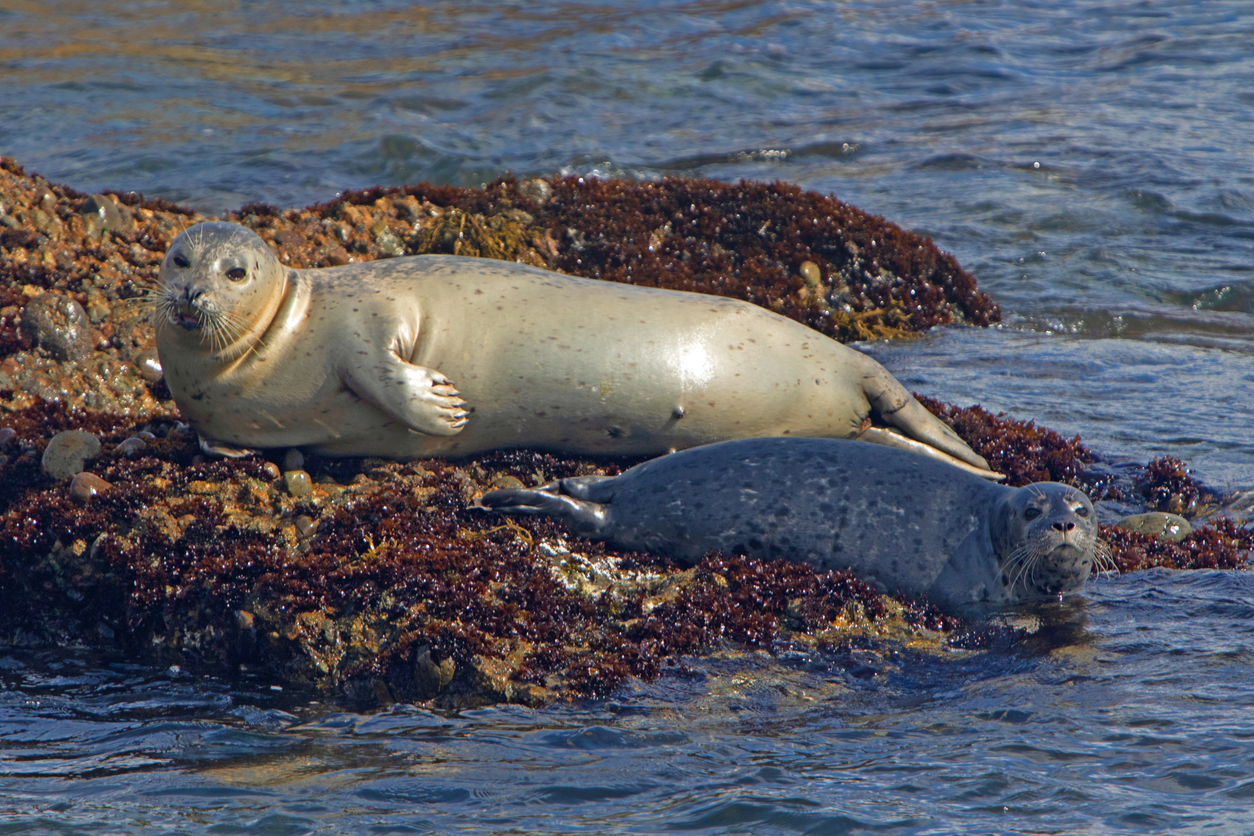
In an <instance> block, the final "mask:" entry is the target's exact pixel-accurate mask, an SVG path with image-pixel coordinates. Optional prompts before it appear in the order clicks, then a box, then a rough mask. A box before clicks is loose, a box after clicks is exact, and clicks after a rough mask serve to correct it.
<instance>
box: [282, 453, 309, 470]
mask: <svg viewBox="0 0 1254 836" xmlns="http://www.w3.org/2000/svg"><path fill="white" fill-rule="evenodd" d="M304 467H305V457H304V456H303V455H302V454H301V452H300V450H297V449H296V448H295V447H292V448H290V449H289V450H288V451H287V452H286V453H284V454H283V469H284V470H285V471H286V470H302V469H304Z"/></svg>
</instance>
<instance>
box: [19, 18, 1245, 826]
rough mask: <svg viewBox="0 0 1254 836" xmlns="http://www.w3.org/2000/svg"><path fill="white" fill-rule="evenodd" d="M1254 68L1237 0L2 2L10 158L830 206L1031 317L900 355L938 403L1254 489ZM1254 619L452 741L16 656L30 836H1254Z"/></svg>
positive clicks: (1127, 586) (890, 350)
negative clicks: (804, 192)
mask: <svg viewBox="0 0 1254 836" xmlns="http://www.w3.org/2000/svg"><path fill="white" fill-rule="evenodd" d="M1251 44H1254V7H1251V6H1250V5H1249V4H1248V3H1246V2H1243V0H1213V2H1207V0H1202V2H1193V3H1187V4H1186V3H1175V2H1166V0H1149V1H1148V2H1141V3H1125V2H1114V0H1110V1H1109V2H1093V1H1092V0H1036V1H1035V2H1009V0H1006V1H1005V2H1000V1H999V0H988V1H987V2H960V0H953V2H935V0H931V1H929V0H907V1H906V2H895V3H885V2H817V0H815V2H765V3H746V2H715V1H714V0H710V2H695V3H681V4H672V5H670V6H668V7H667V8H666V9H664V10H654V9H652V8H650V9H648V10H645V8H644V7H640V6H638V5H637V4H630V3H625V2H621V0H620V2H609V1H608V0H607V2H584V3H564V4H558V3H526V2H515V3H509V2H494V3H491V4H486V3H474V2H463V3H432V4H423V5H411V4H409V3H401V2H371V3H365V2H360V3H353V2H349V3H322V4H306V5H297V4H284V3H277V2H254V3H246V4H239V3H225V2H203V1H202V2H186V3H161V2H146V3H138V2H114V3H109V4H100V3H92V2H84V1H83V0H80V1H79V2H49V3H42V4H35V3H0V153H4V154H8V155H12V156H14V157H16V158H17V159H18V160H19V161H20V162H21V163H23V164H24V165H25V166H27V167H28V169H30V170H33V171H37V172H39V173H41V174H43V175H45V176H47V177H49V178H50V179H53V180H55V181H59V182H65V183H68V184H70V185H72V186H74V187H76V188H78V189H80V190H83V191H94V190H103V189H115V190H140V191H143V192H145V193H146V194H148V195H150V196H159V197H165V198H169V199H172V200H176V201H179V202H182V203H186V204H190V205H193V206H195V207H196V208H198V209H201V210H204V211H209V212H220V211H223V210H225V209H229V208H235V207H238V206H240V205H241V204H243V203H245V202H248V201H262V202H266V203H272V204H276V205H280V206H299V205H305V204H310V203H314V202H320V201H325V200H328V199H330V198H331V197H333V196H334V195H335V194H336V193H337V192H338V191H341V190H343V189H347V188H357V187H364V186H370V185H375V184H380V183H382V184H401V183H408V182H415V181H419V180H433V181H437V182H451V183H457V184H463V185H478V184H479V183H481V182H484V181H487V180H490V179H493V178H495V177H497V176H499V175H500V174H502V173H503V172H505V171H512V172H514V173H516V174H520V175H530V174H538V175H547V174H551V173H554V172H567V173H579V174H584V175H588V174H596V175H602V176H626V177H638V178H651V177H657V176H662V175H666V174H680V175H701V176H709V177H716V178H720V179H726V180H734V179H737V178H741V177H747V178H754V179H763V180H772V179H781V180H785V181H789V182H794V183H798V184H800V185H802V186H804V187H806V188H810V189H815V190H818V191H822V192H830V193H834V194H835V195H836V196H838V197H840V198H842V199H844V200H846V201H848V202H850V203H852V204H854V205H856V206H859V207H861V208H863V209H866V210H868V211H871V212H875V213H878V214H883V215H884V216H886V217H888V218H889V219H891V220H894V221H896V222H898V223H900V224H902V225H903V226H906V227H909V228H912V229H915V230H917V231H920V232H922V233H925V234H927V235H930V236H932V237H933V238H934V239H935V240H936V242H937V243H938V244H939V245H940V246H941V247H942V248H944V249H946V250H949V251H951V252H953V253H954V254H955V255H957V257H958V259H959V260H960V262H961V263H962V264H963V265H964V266H965V267H967V268H968V269H969V270H971V271H972V272H973V273H975V275H976V276H977V279H978V280H979V282H980V285H981V287H983V288H984V289H985V290H987V291H988V292H990V293H991V294H992V295H993V296H994V297H995V298H996V299H997V300H998V302H999V303H1000V304H1001V305H1002V307H1003V310H1004V312H1005V314H1006V323H1005V325H1004V326H1003V327H1002V328H999V329H995V330H988V331H984V330H973V329H946V330H941V331H938V332H935V333H933V334H930V335H927V336H926V337H925V338H923V339H922V340H919V341H915V342H910V343H898V344H883V345H875V346H868V347H866V348H867V350H869V351H871V352H872V353H873V354H874V355H875V356H876V357H878V358H879V359H880V360H881V361H883V362H884V363H885V364H886V365H888V366H889V367H890V368H892V369H893V370H894V371H895V372H896V373H897V374H898V376H899V377H901V378H902V379H903V380H904V381H906V383H907V384H908V385H910V386H911V387H912V388H913V389H915V390H916V391H919V392H922V393H925V394H928V395H932V396H935V397H939V398H941V399H942V400H946V401H950V402H954V403H959V404H967V403H977V402H978V403H981V404H983V405H984V406H986V407H987V408H989V409H992V410H994V411H1006V412H1008V413H1010V414H1012V415H1013V416H1015V417H1018V418H1025V419H1026V418H1032V419H1035V420H1037V421H1038V422H1040V423H1041V424H1043V425H1045V426H1048V427H1052V428H1054V429H1058V430H1060V431H1062V432H1064V433H1066V434H1068V435H1071V434H1076V433H1078V434H1080V435H1082V436H1083V437H1084V439H1085V440H1086V442H1088V443H1089V444H1090V445H1091V446H1093V447H1094V448H1096V449H1097V450H1098V451H1100V452H1101V453H1102V454H1104V455H1105V456H1107V457H1108V458H1111V459H1113V460H1116V461H1118V460H1120V459H1126V460H1131V461H1137V462H1145V461H1147V460H1148V459H1150V458H1152V457H1153V456H1158V455H1164V454H1167V455H1174V456H1178V457H1181V458H1183V459H1185V460H1186V461H1188V462H1189V463H1190V464H1191V465H1192V467H1193V468H1194V469H1195V472H1197V473H1198V474H1199V475H1200V476H1201V477H1202V478H1203V479H1205V480H1206V481H1207V482H1209V483H1210V484H1212V485H1213V486H1215V487H1217V488H1221V489H1225V490H1237V489H1247V490H1248V489H1250V488H1254V433H1252V432H1251V428H1252V427H1254V366H1252V364H1251V358H1252V356H1254V338H1252V336H1251V335H1252V334H1254V141H1252V140H1251V137H1252V136H1254V130H1252V129H1254V118H1252V116H1251V114H1254V86H1252V85H1251V83H1250V80H1251V79H1252V78H1254V49H1251ZM1252 613H1254V610H1252V609H1251V586H1250V582H1249V581H1248V580H1247V578H1246V577H1245V575H1244V574H1222V573H1199V574H1191V575H1165V574H1148V575H1147V574H1139V575H1134V576H1130V577H1126V578H1119V579H1114V580H1104V581H1102V582H1101V583H1099V584H1097V585H1095V586H1094V585H1091V586H1090V590H1089V595H1088V603H1087V605H1086V606H1083V607H1081V610H1080V611H1079V612H1073V613H1072V614H1071V619H1072V627H1071V628H1070V630H1069V631H1068V630H1064V629H1062V628H1056V629H1055V628H1047V629H1044V630H1043V631H1042V635H1043V636H1045V638H1044V639H1042V640H1041V641H1039V642H1037V643H1035V644H1031V643H1030V644H1029V645H1026V646H1023V647H1017V648H999V649H997V650H993V651H989V652H987V653H984V654H979V655H976V656H973V657H969V658H967V657H964V658H954V659H946V660H940V661H935V662H929V661H926V660H914V659H907V660H903V661H901V662H900V664H892V665H887V666H885V667H883V668H882V669H877V668H875V666H874V665H872V666H869V667H858V666H853V667H849V666H847V665H845V664H844V663H842V662H841V660H833V659H807V658H793V657H790V656H788V654H784V656H783V657H782V661H777V662H770V661H760V662H758V663H748V662H746V663H742V664H740V665H739V667H737V666H736V665H731V666H728V667H726V668H717V669H711V668H705V669H701V671H702V672H701V673H699V674H698V675H694V676H693V677H691V678H687V679H668V680H665V681H663V682H660V683H657V684H655V685H650V686H640V687H638V688H636V689H634V690H628V691H627V692H625V693H623V694H622V695H620V696H619V698H618V699H616V701H615V702H613V703H609V704H604V705H592V706H573V707H568V708H558V709H548V710H544V711H538V712H532V711H524V710H519V709H512V708H503V709H497V710H489V711H480V712H470V713H466V714H463V715H461V716H457V717H440V716H436V715H433V714H428V713H424V712H420V711H415V710H413V709H396V710H393V711H390V712H386V713H384V714H380V715H375V716H371V717H364V716H355V715H345V714H338V713H328V712H334V711H336V710H338V709H336V708H335V707H331V706H327V705H314V706H310V705H308V704H307V700H304V699H298V698H296V697H293V695H291V694H290V693H287V692H276V691H272V690H270V687H269V686H270V684H271V683H257V684H255V689H254V686H253V685H249V684H247V683H244V684H241V683H230V684H226V683H222V684H217V683H215V682H214V681H213V680H212V679H207V678H205V677H203V676H189V675H187V674H186V673H185V672H184V673H182V674H180V673H179V672H173V673H171V674H169V675H167V674H164V673H163V674H159V675H158V674H154V673H153V672H152V671H150V670H146V669H134V668H128V667H126V666H123V665H120V664H118V663H114V662H109V661H108V660H101V659H97V658H79V657H76V656H74V655H72V654H68V655H67V654H63V653H62V654H48V655H39V656H32V655H29V654H17V653H14V654H12V655H9V656H7V657H3V658H0V677H2V679H0V681H2V682H3V683H4V690H0V740H2V741H3V742H2V743H0V833H5V834H8V833H45V832H57V833H141V832H143V833H148V832H151V833H183V832H185V833H203V832H218V833H254V832H256V833H283V834H287V833H306V832H328V833H331V832H370V833H410V832H419V833H422V832H445V831H468V830H469V831H482V832H488V831H495V832H596V833H611V832H669V831H677V830H679V831H695V832H712V833H713V832H747V831H750V830H751V831H752V832H755V833H772V832H781V833H792V832H803V833H841V832H866V831H874V832H881V833H972V832H979V833H1000V832H1022V833H1073V832H1077V831H1079V830H1085V831H1087V832H1113V831H1132V830H1136V831H1146V830H1158V831H1171V832H1189V831H1195V832H1208V833H1209V832H1254V815H1250V814H1247V813H1246V810H1247V808H1248V807H1249V806H1250V804H1251V797H1254V762H1252V758H1251V755H1252V753H1254V748H1252V746H1251V736H1252V735H1254V725H1252V724H1251V723H1250V722H1249V721H1248V719H1247V718H1248V716H1249V703H1250V701H1251V693H1252V689H1251V680H1250V662H1251V656H1250V651H1249V649H1248V644H1249V642H1248V640H1247V636H1248V627H1247V626H1246V625H1247V624H1248V623H1249V621H1250V616H1251V614H1252ZM1077 620H1078V621H1077ZM1051 648H1052V650H1051ZM851 671H856V674H855V673H853V672H851ZM250 689H254V690H250Z"/></svg>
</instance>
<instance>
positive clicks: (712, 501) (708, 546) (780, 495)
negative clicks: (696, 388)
mask: <svg viewBox="0 0 1254 836" xmlns="http://www.w3.org/2000/svg"><path fill="white" fill-rule="evenodd" d="M480 505H481V506H482V507H485V508H490V509H493V510H498V511H503V512H507V513H529V514H549V515H552V516H555V517H558V518H560V519H562V520H565V521H566V522H567V523H568V524H569V525H570V527H571V528H572V530H574V531H575V532H576V533H578V534H581V535H584V536H588V537H592V538H595V539H602V540H607V541H609V542H610V543H612V544H614V545H615V546H619V547H621V548H626V549H632V550H636V551H646V552H652V553H655V554H661V555H667V556H670V557H673V558H675V559H677V560H679V561H682V562H684V563H694V562H696V561H698V560H699V559H700V558H701V557H702V556H703V555H705V554H706V553H707V552H709V551H711V550H715V551H720V552H726V553H740V554H747V555H749V556H751V557H758V558H786V559H789V560H795V561H801V562H805V563H808V564H810V565H811V566H813V567H814V568H815V569H816V570H818V571H830V570H837V569H852V570H853V571H854V572H855V573H856V574H857V575H858V576H860V577H861V578H863V579H864V580H867V581H870V582H872V583H875V584H877V585H878V586H879V587H880V588H881V589H882V590H884V591H888V592H893V593H902V594H907V595H913V596H926V597H927V598H928V599H929V600H930V601H932V602H934V603H937V604H940V605H942V606H947V607H950V608H954V607H960V606H963V605H966V604H973V603H978V602H986V603H992V604H1010V603H1018V602H1022V601H1027V600H1030V599H1034V598H1048V597H1057V596H1060V595H1064V594H1066V593H1070V592H1075V591H1077V590H1079V589H1080V587H1081V586H1083V584H1084V581H1085V580H1086V579H1087V578H1088V576H1089V574H1090V572H1092V571H1093V569H1094V564H1095V563H1098V562H1103V561H1105V560H1107V559H1108V558H1107V557H1106V554H1105V546H1104V545H1103V544H1101V542H1100V541H1099V540H1098V538H1097V520H1096V518H1095V516H1094V513H1093V506H1092V504H1091V503H1090V502H1089V499H1088V497H1086V496H1085V495H1084V494H1083V493H1081V492H1079V491H1077V490H1075V489H1074V488H1071V487H1068V486H1066V485H1060V484H1056V483H1053V482H1038V483H1035V484H1032V485H1028V486H1026V487H1022V488H1007V487H1003V486H1001V485H997V484H994V483H992V482H990V481H987V480H985V479H981V478H979V477H977V476H973V475H970V474H968V473H964V472H962V471H960V470H958V469H956V468H954V467H951V466H950V465H948V464H945V463H943V462H938V461H935V460H933V459H930V458H926V457H924V456H919V455H917V454H915V453H912V452H908V451H904V450H894V449H888V448H885V447H881V446H878V445H872V444H863V443H861V442H857V441H838V440H833V439H805V438H758V439H746V440H740V441H727V442H723V443H721V444H712V445H708V446H705V447H698V448H694V449H691V450H684V451H682V452H679V453H675V454H672V455H669V456H664V457H662V458H658V459H653V460H651V461H648V462H645V463H644V464H640V465H637V466H636V467H633V468H631V469H629V470H627V471H625V472H623V473H622V474H621V475H619V476H616V477H613V478H606V477H577V478H571V479H563V480H561V481H559V482H554V483H551V484H549V485H546V486H544V487H543V488H540V489H534V490H498V491H491V492H489V493H487V494H485V495H484V496H483V497H482V498H481V499H480Z"/></svg>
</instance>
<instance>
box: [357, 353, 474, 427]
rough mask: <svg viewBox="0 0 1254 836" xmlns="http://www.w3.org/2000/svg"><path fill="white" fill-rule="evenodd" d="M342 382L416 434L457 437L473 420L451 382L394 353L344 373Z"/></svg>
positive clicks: (437, 373) (431, 370)
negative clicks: (377, 361) (470, 419)
mask: <svg viewBox="0 0 1254 836" xmlns="http://www.w3.org/2000/svg"><path fill="white" fill-rule="evenodd" d="M340 379H341V380H343V382H344V385H345V386H347V387H348V388H349V389H351V390H352V391H353V392H354V393H355V394H356V395H357V396H358V397H360V398H361V399H362V400H365V401H367V402H368V403H371V404H374V405H375V406H376V407H378V408H379V409H380V410H382V411H383V412H385V413H387V415H389V416H390V417H392V418H394V419H396V420H397V421H400V422H401V423H402V424H404V425H405V426H407V427H409V428H410V429H411V430H414V431H416V432H420V433H426V434H427V435H455V434H457V433H458V432H459V431H460V430H461V428H462V427H464V426H466V421H467V420H468V419H469V417H470V413H469V412H467V411H466V410H465V409H464V407H465V406H466V401H464V400H463V399H462V396H461V394H460V393H459V392H458V391H457V389H455V388H454V387H453V382H452V381H451V380H449V379H448V378H447V377H445V376H444V375H442V374H440V373H439V372H438V371H436V370H435V369H428V368H426V367H425V366H417V365H414V364H413V363H406V362H405V361H404V360H401V359H400V358H399V357H397V356H395V355H394V354H391V353H389V354H388V355H387V357H386V358H385V359H384V360H383V362H381V363H378V364H375V365H365V364H363V365H362V366H359V367H357V368H356V369H348V370H344V371H341V373H340Z"/></svg>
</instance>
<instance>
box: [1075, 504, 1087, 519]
mask: <svg viewBox="0 0 1254 836" xmlns="http://www.w3.org/2000/svg"><path fill="white" fill-rule="evenodd" d="M1075 515H1076V516H1077V517H1079V518H1080V519H1082V520H1084V519H1088V516H1089V509H1088V508H1085V507H1084V506H1083V505H1081V506H1080V507H1079V508H1077V509H1075Z"/></svg>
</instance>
